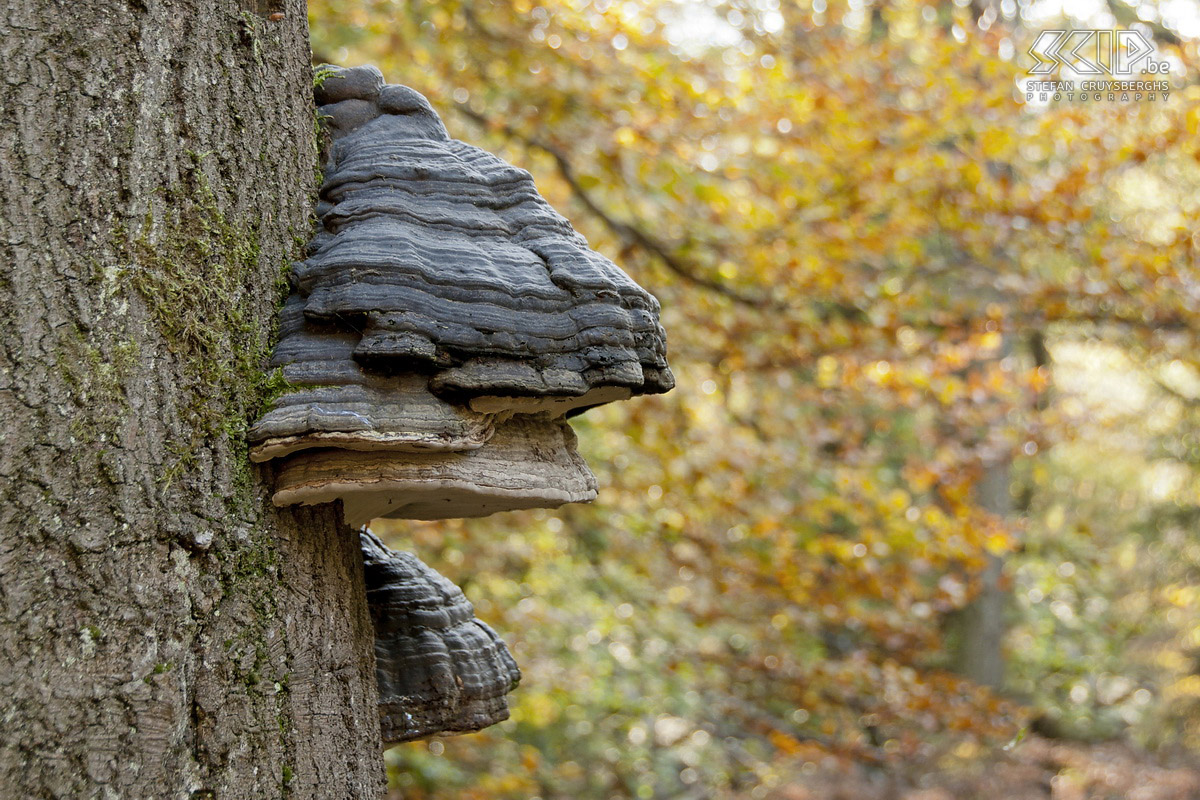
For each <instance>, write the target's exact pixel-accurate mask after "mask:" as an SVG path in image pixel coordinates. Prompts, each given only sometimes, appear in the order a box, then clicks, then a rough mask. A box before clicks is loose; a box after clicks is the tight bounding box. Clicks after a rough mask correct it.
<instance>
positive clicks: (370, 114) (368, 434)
mask: <svg viewBox="0 0 1200 800" xmlns="http://www.w3.org/2000/svg"><path fill="white" fill-rule="evenodd" d="M316 97H317V103H318V105H319V111H320V113H321V115H322V117H323V118H324V119H325V121H326V127H327V129H328V130H329V132H330V136H331V145H330V148H329V161H328V163H327V165H326V168H325V180H324V183H323V184H322V186H321V191H320V202H319V204H318V207H317V214H318V217H319V230H318V232H317V234H316V235H315V236H314V237H313V239H312V241H311V242H310V243H309V246H308V254H307V258H306V259H305V260H304V261H303V262H301V263H298V264H296V265H295V269H294V274H293V291H292V294H291V296H290V298H289V299H288V301H287V305H286V307H285V309H284V312H283V316H282V323H281V340H280V342H279V344H278V346H277V348H276V350H275V354H274V364H275V365H277V366H280V367H282V369H283V375H284V378H285V379H286V381H287V382H288V384H289V386H290V387H291V388H290V390H289V391H287V392H285V393H284V394H282V395H281V396H280V397H278V398H277V399H276V400H275V402H274V403H273V405H272V407H271V408H270V409H269V410H268V411H267V413H266V414H265V415H264V416H263V417H262V418H261V419H260V420H259V421H258V422H257V423H256V424H255V425H254V427H253V428H252V429H251V431H250V438H251V442H252V445H253V447H252V451H251V457H252V458H254V459H255V460H256V461H267V460H275V461H276V462H277V464H278V469H277V471H276V490H275V494H274V501H275V503H276V504H278V505H288V504H294V503H301V504H311V503H325V502H331V501H334V500H339V499H340V500H341V501H342V503H343V510H344V513H345V517H346V521H347V522H348V523H349V524H351V525H353V526H361V525H364V524H366V523H367V522H369V521H370V520H371V519H374V518H376V517H397V518H410V519H442V518H449V517H473V516H482V515H486V514H491V513H494V512H496V511H504V510H508V509H516V508H531V507H555V506H559V505H562V504H563V503H569V502H586V501H588V500H591V499H592V498H594V497H595V493H596V482H595V478H594V476H593V475H592V473H591V471H590V470H589V469H588V468H587V465H586V464H585V463H584V461H583V459H582V458H581V457H580V456H579V454H578V453H577V452H576V449H575V436H574V433H573V432H572V431H571V428H570V426H569V425H568V424H567V422H566V417H567V416H569V415H572V414H577V413H580V412H582V411H584V410H586V409H587V408H590V407H593V406H596V405H600V404H603V403H608V402H611V401H614V400H621V399H625V398H628V397H631V396H633V395H635V394H648V393H658V392H665V391H667V390H668V389H670V388H671V387H672V386H673V385H674V378H673V377H672V375H671V371H670V369H669V367H668V366H667V361H666V341H665V334H664V332H663V329H662V326H661V325H660V324H659V320H658V313H659V307H658V302H657V301H656V300H655V299H654V298H653V297H652V296H651V295H650V294H649V293H647V292H646V291H645V290H644V289H642V288H641V287H640V286H638V285H637V284H636V283H634V282H633V280H631V279H630V278H629V276H627V275H626V274H625V273H624V272H622V271H621V269H620V268H619V267H617V266H616V265H615V264H613V263H612V262H611V261H609V260H608V259H607V258H605V257H604V256H602V255H600V254H599V253H596V252H595V251H593V250H591V249H590V248H589V247H588V245H587V242H586V241H585V240H584V238H583V237H582V236H580V235H579V234H578V233H576V232H575V231H574V229H572V227H571V225H570V223H569V222H567V220H566V219H564V218H563V217H562V216H560V215H559V214H558V213H557V212H556V211H555V210H554V209H553V208H551V206H550V204H549V203H547V202H546V200H545V199H543V198H542V197H541V195H539V194H538V192H537V189H536V187H535V186H534V183H533V178H532V177H531V176H530V174H529V173H528V172H526V171H525V170H522V169H518V168H517V167H514V166H511V165H510V164H507V163H506V162H504V161H503V160H501V159H499V158H497V157H496V156H493V155H491V154H489V153H486V152H484V151H483V150H480V149H479V148H477V147H473V146H471V145H468V144H464V143H463V142H460V141H457V140H454V139H451V138H450V136H449V135H448V134H447V132H446V129H445V127H444V126H443V125H442V122H441V120H440V119H439V118H438V116H437V114H436V113H435V112H434V111H433V109H432V107H431V106H430V105H429V103H428V101H426V99H425V98H424V97H422V96H421V95H420V94H418V93H417V92H415V91H413V90H411V89H409V88H407V87H404V86H392V85H385V84H384V82H383V76H382V74H381V73H380V72H379V70H377V69H375V68H374V67H355V68H350V69H339V68H326V69H325V78H324V80H323V82H322V83H321V85H320V86H319V87H318V88H317V90H316Z"/></svg>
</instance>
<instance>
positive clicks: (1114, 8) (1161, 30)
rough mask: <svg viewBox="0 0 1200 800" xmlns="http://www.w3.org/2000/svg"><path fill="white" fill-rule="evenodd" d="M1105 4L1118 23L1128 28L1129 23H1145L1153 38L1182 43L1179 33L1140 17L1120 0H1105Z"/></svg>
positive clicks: (1175, 43) (1176, 43)
mask: <svg viewBox="0 0 1200 800" xmlns="http://www.w3.org/2000/svg"><path fill="white" fill-rule="evenodd" d="M1105 5H1106V6H1108V12H1109V13H1110V14H1112V15H1113V19H1115V20H1116V21H1117V23H1118V24H1120V25H1123V26H1125V27H1126V28H1128V27H1129V26H1130V25H1145V26H1146V27H1147V28H1149V29H1150V32H1151V33H1153V34H1154V38H1155V39H1157V40H1159V41H1160V42H1166V43H1167V44H1170V45H1174V46H1176V47H1179V46H1180V45H1182V44H1183V40H1182V39H1180V38H1179V34H1177V33H1175V31H1173V30H1171V29H1170V28H1168V27H1167V26H1166V25H1163V24H1162V23H1161V22H1157V21H1152V20H1148V19H1142V18H1141V17H1139V16H1138V13H1137V11H1136V10H1134V9H1133V8H1132V7H1130V6H1127V5H1125V4H1124V3H1123V2H1121V0H1106V2H1105Z"/></svg>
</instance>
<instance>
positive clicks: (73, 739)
mask: <svg viewBox="0 0 1200 800" xmlns="http://www.w3.org/2000/svg"><path fill="white" fill-rule="evenodd" d="M0 63H3V64H4V74H3V76H2V77H0V204H2V205H0V209H2V211H0V298H3V299H2V300H0V308H2V309H3V312H2V313H0V423H2V425H3V427H2V440H0V664H3V665H4V669H3V670H2V671H0V695H2V698H0V787H2V788H0V795H3V796H4V797H6V798H7V797H72V798H74V797H127V798H148V797H195V798H201V797H203V798H250V797H264V796H271V797H280V796H293V797H313V796H320V797H330V798H333V797H336V798H343V797H373V796H378V795H379V794H380V793H381V791H382V788H383V769H382V759H381V749H380V742H379V722H378V716H377V712H376V688H375V677H374V660H373V656H372V638H373V637H372V631H371V623H370V619H369V617H368V615H367V613H366V605H365V597H364V594H363V584H362V567H361V558H360V556H359V550H358V542H357V536H356V534H353V533H352V532H351V531H349V530H348V529H346V528H345V527H344V526H342V525H341V523H340V511H339V510H338V509H335V508H333V507H325V506H323V507H319V508H317V509H316V510H308V511H300V512H290V511H289V512H279V511H276V510H275V509H273V508H271V507H270V504H269V502H268V501H267V494H266V491H265V488H264V486H265V481H264V478H265V474H264V473H263V472H261V471H258V470H256V469H252V468H251V467H250V465H249V463H248V461H247V458H246V446H245V444H244V436H243V434H244V431H245V429H246V425H247V421H248V420H250V419H251V418H253V417H254V416H255V414H256V413H257V411H258V407H259V405H260V403H261V402H262V400H263V399H264V396H265V393H266V391H267V390H266V389H265V388H264V387H265V386H267V385H269V383H270V381H269V380H265V378H266V377H267V376H265V375H264V373H263V369H262V364H263V363H264V358H265V356H266V354H267V352H268V350H269V347H270V344H271V335H272V326H273V321H274V315H275V309H276V304H277V302H278V300H279V299H280V283H281V279H282V275H283V271H284V269H285V268H286V266H287V264H288V262H289V259H290V258H291V257H292V256H294V255H295V254H296V252H297V251H298V248H299V245H298V242H302V241H303V239H304V238H306V237H307V236H308V233H309V208H310V201H311V198H310V194H311V193H312V191H313V189H314V187H315V182H314V181H315V165H316V153H315V152H314V127H313V126H314V117H313V111H312V102H311V70H310V67H309V60H308V45H307V22H306V19H305V8H304V4H303V3H302V2H300V0H287V2H286V3H284V2H282V0H244V2H243V5H242V6H240V7H239V6H238V5H237V4H236V3H228V2H227V3H214V2H202V0H175V2H172V3H169V4H168V3H162V2H159V1H158V0H129V2H128V3H120V2H112V3H110V2H93V3H73V4H59V3H52V2H49V0H10V2H8V3H7V7H6V11H5V13H4V16H3V17H2V18H0ZM318 787H319V788H318Z"/></svg>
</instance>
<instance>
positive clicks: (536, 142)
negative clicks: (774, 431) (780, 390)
mask: <svg viewBox="0 0 1200 800" xmlns="http://www.w3.org/2000/svg"><path fill="white" fill-rule="evenodd" d="M457 108H458V111H459V113H461V114H462V115H463V116H465V117H467V118H468V119H470V120H472V121H474V122H476V123H478V124H480V125H482V126H484V127H486V128H494V129H496V130H500V131H503V132H504V134H505V135H506V136H508V137H509V138H512V139H516V140H518V141H520V142H522V143H523V144H525V145H526V146H527V147H532V148H534V149H536V150H541V151H542V152H543V153H546V154H547V155H549V156H550V157H551V158H552V159H554V164H555V167H556V168H557V170H558V174H559V176H560V177H561V178H562V179H563V180H564V181H565V182H566V184H567V186H569V187H570V189H571V193H572V194H573V195H575V197H576V198H577V199H578V200H579V202H580V203H582V204H583V206H584V207H585V208H586V209H587V210H588V211H590V212H591V213H592V215H593V216H594V217H596V218H597V219H599V220H600V221H601V222H602V223H603V224H604V226H605V227H606V228H608V229H609V230H610V231H612V232H613V233H614V234H616V235H617V236H619V237H621V239H622V240H623V241H624V242H625V243H626V244H630V245H634V246H636V247H640V248H641V249H642V250H644V251H645V252H647V253H649V254H650V255H652V256H653V257H655V258H656V259H658V261H659V262H660V263H661V264H662V265H663V266H665V267H666V268H667V269H669V270H670V271H671V272H674V273H675V274H676V275H678V276H679V277H681V278H683V279H684V280H686V281H687V282H689V283H691V284H694V285H696V286H699V287H701V288H704V289H707V290H709V291H711V292H715V293H717V294H719V295H721V296H722V297H726V298H728V299H730V300H732V301H733V302H735V303H738V304H739V305H744V306H748V307H750V308H754V309H759V310H763V309H774V310H780V311H781V310H784V309H786V308H787V306H786V305H785V304H783V303H778V302H775V301H773V300H770V299H768V298H765V297H757V296H753V295H748V294H744V293H742V292H740V291H738V290H737V289H734V288H732V287H730V286H727V285H725V284H723V283H720V282H719V281H715V280H713V279H711V278H708V277H705V276H704V275H701V274H699V272H698V270H697V269H696V267H695V265H692V264H687V263H684V262H683V261H682V260H681V259H680V258H678V257H677V256H676V255H675V254H674V253H673V252H671V248H670V246H669V245H667V244H666V243H664V242H662V241H660V240H659V239H657V238H655V237H654V236H652V235H651V234H649V233H648V232H646V231H644V230H642V229H641V228H638V227H637V226H635V225H632V224H630V223H628V222H623V221H622V220H619V219H617V218H616V217H614V216H613V215H612V214H611V213H609V212H608V211H606V210H605V209H604V208H602V207H601V206H600V204H599V203H598V202H597V201H596V199H595V198H594V197H592V195H591V194H590V193H589V192H588V190H587V189H585V188H584V187H583V185H582V184H580V182H579V179H578V178H577V177H576V175H575V169H574V167H572V165H571V162H570V161H569V160H568V159H567V156H566V154H565V153H563V151H562V150H560V149H559V148H558V147H556V146H554V145H553V144H550V143H549V142H547V141H545V140H543V139H539V138H537V137H536V136H529V135H527V134H524V133H522V132H521V131H518V130H517V129H515V128H513V127H512V126H511V125H509V124H507V123H496V122H493V121H492V120H489V119H488V118H487V117H485V116H484V115H482V114H480V113H478V112H476V111H472V110H471V109H470V108H468V107H467V106H465V105H459V106H458V107H457Z"/></svg>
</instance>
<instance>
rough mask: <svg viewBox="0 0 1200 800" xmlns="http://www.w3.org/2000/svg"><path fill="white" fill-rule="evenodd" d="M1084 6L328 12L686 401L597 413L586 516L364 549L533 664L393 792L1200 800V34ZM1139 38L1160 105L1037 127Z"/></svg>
mask: <svg viewBox="0 0 1200 800" xmlns="http://www.w3.org/2000/svg"><path fill="white" fill-rule="evenodd" d="M1064 2H1066V5H1065V6H1064V5H1063V4H1062V3H1060V2H1058V0H1037V2H1033V3H1028V2H1026V0H1020V1H1019V2H1014V0H952V1H951V0H927V1H926V0H878V1H877V2H871V0H800V2H796V3H792V2H788V1H787V0H745V2H710V3H704V2H685V3H680V2H669V1H667V0H663V1H661V2H660V1H658V0H611V1H610V0H590V1H589V0H572V1H571V2H556V1H555V0H510V1H509V2H494V3H488V2H474V3H472V2H456V1H455V0H450V1H449V2H433V1H432V0H431V1H430V2H422V1H421V0H410V1H409V2H404V1H403V0H312V1H311V2H310V16H311V24H312V36H313V48H314V51H315V55H316V58H317V59H318V60H322V61H330V62H333V63H338V64H359V63H374V64H376V65H378V66H379V67H380V68H382V69H383V71H384V74H385V75H386V76H387V78H388V80H389V81H392V82H397V83H404V84H407V85H409V86H412V87H414V88H416V89H418V90H419V91H421V92H423V93H424V94H425V95H427V96H428V97H429V98H430V100H431V101H432V103H433V105H434V107H435V108H436V109H438V110H439V112H440V113H441V114H442V115H443V116H444V118H445V120H446V123H447V125H448V127H449V128H450V131H451V134H452V135H454V136H456V137H458V138H461V139H464V140H467V141H469V142H472V143H474V144H478V145H480V146H483V147H486V148H489V149H491V150H492V151H494V152H497V153H499V154H500V155H502V156H503V157H504V158H506V159H507V160H509V161H511V162H513V163H515V164H518V165H520V166H523V167H525V168H527V169H529V170H530V171H531V172H532V173H533V174H534V176H535V177H536V179H537V182H538V185H539V187H540V188H541V190H542V192H543V193H544V194H545V195H546V196H547V197H548V198H549V199H550V200H551V201H552V202H553V203H554V204H555V205H556V206H557V207H558V208H559V210H560V211H562V212H563V213H564V214H565V215H566V216H567V217H569V218H570V219H571V220H572V221H573V222H574V224H575V226H576V227H577V228H578V229H579V230H580V231H581V232H583V233H584V234H585V235H586V236H587V237H588V239H589V241H590V242H591V244H592V245H593V246H594V247H596V248H597V249H599V250H601V251H603V252H604V253H606V254H607V255H608V256H610V257H611V258H612V259H613V260H615V261H616V262H617V263H619V264H621V265H622V266H623V267H624V268H625V269H626V270H627V271H628V272H629V273H630V274H631V275H632V276H633V277H634V278H635V279H636V280H637V281H638V282H639V283H641V284H642V285H643V286H646V287H647V288H649V289H650V290H651V291H653V292H654V293H655V294H656V295H657V296H658V297H659V299H660V300H661V301H662V306H663V321H664V325H665V327H666V329H667V331H668V336H669V342H670V347H671V361H672V365H673V367H674V370H675V374H676V375H677V376H678V379H679V386H678V388H677V389H676V390H675V391H673V392H671V393H670V394H668V395H665V396H661V397H654V398H648V399H641V400H638V401H635V402H630V403H618V404H614V405H611V406H607V407H604V408H601V409H597V410H593V411H591V412H589V413H588V414H586V415H584V416H583V417H581V418H578V419H577V420H576V421H575V427H576V429H577V431H578V432H579V434H580V438H581V449H582V451H583V453H584V454H585V456H586V457H587V459H588V461H589V463H590V464H591V465H592V467H593V469H594V470H595V472H596V473H597V476H598V478H599V482H600V487H601V489H600V498H599V500H598V501H597V502H596V503H595V504H594V505H593V506H590V507H574V508H565V509H563V510H561V511H557V512H527V513H514V514H505V515H501V516H498V517H494V518H489V519H485V520H476V521H465V522H449V523H446V522H439V523H436V524H433V523H430V524H423V523H415V524H413V523H383V524H379V525H377V526H376V530H377V531H378V532H380V533H381V534H382V535H384V536H385V537H387V538H388V539H389V541H390V543H391V544H392V545H393V546H395V547H399V548H408V549H412V550H414V551H415V552H417V553H418V554H419V555H420V556H421V557H422V558H423V559H425V560H426V561H427V562H428V563H430V565H431V566H433V567H435V568H436V569H438V570H440V571H441V572H443V573H444V574H446V575H447V576H448V577H450V578H451V579H453V580H454V581H456V582H457V583H459V584H460V585H461V586H462V587H463V588H464V589H465V591H466V593H467V595H468V597H470V598H471V600H472V601H473V602H474V603H475V605H476V607H477V610H478V613H479V616H480V617H482V618H483V619H485V620H487V621H488V622H490V623H491V624H492V625H493V626H494V627H495V628H496V629H497V630H499V631H500V632H501V634H502V635H503V636H504V637H505V638H506V639H507V640H508V642H509V643H510V645H511V647H512V650H513V652H514V654H515V656H516V658H517V660H518V661H519V662H520V664H521V667H522V670H523V672H524V681H523V683H522V685H521V687H520V688H519V689H518V690H517V692H516V693H515V694H514V695H512V701H513V713H512V719H511V720H509V721H508V722H506V723H504V724H502V725H499V726H497V727H495V728H492V729H490V730H488V731H485V732H483V733H481V734H478V735H472V736H466V737H459V738H452V739H445V740H435V741H431V742H421V743H414V744H412V745H407V746H404V747H400V748H397V749H394V750H392V751H390V752H389V754H388V759H389V765H390V767H391V771H392V774H391V781H392V785H393V788H394V790H395V792H396V796H403V797H405V798H414V799H419V798H468V799H470V798H502V799H507V798H521V800H529V799H530V798H542V799H543V800H550V798H565V797H572V798H580V799H581V800H585V799H590V798H610V797H612V798H735V797H737V798H743V797H748V798H783V799H785V800H801V799H802V798H816V797H831V798H833V797H846V798H862V799H863V800H869V798H876V797H878V798H893V797H896V798H900V797H903V798H923V800H939V799H944V798H972V797H980V798H983V797H987V798H1014V799H1016V800H1020V799H1021V798H1026V797H1028V798H1035V797H1055V798H1084V797H1088V798H1091V797H1096V798H1108V797H1113V798H1117V797H1121V798H1124V797H1129V798H1135V800H1172V799H1175V798H1180V799H1186V798H1196V797H1200V772H1197V771H1196V770H1195V769H1194V765H1193V766H1189V764H1191V763H1192V762H1190V761H1189V759H1190V758H1191V757H1190V756H1188V753H1189V751H1191V752H1194V751H1195V748H1196V747H1197V746H1200V531H1198V522H1200V347H1198V346H1197V334H1198V333H1200V279H1198V278H1197V275H1196V272H1195V264H1196V261H1197V247H1198V246H1200V239H1198V238H1197V234H1196V231H1198V230H1200V228H1198V227H1197V224H1196V223H1197V217H1198V216H1200V136H1198V135H1197V134H1198V127H1200V85H1197V78H1196V57H1197V48H1196V44H1195V43H1194V41H1193V40H1192V39H1191V38H1190V37H1191V36H1194V35H1200V12H1197V10H1196V8H1195V7H1194V3H1193V2H1191V0H1170V2H1167V0H1164V2H1163V3H1162V4H1161V5H1156V4H1155V3H1153V2H1150V3H1145V4H1142V5H1139V6H1137V7H1132V6H1127V5H1124V4H1123V3H1122V0H1110V2H1109V3H1105V2H1103V0H1064ZM1116 26H1120V27H1129V26H1140V29H1141V30H1143V31H1145V32H1146V33H1147V34H1148V35H1150V36H1152V37H1153V39H1154V41H1155V43H1156V45H1157V47H1158V51H1159V54H1158V57H1160V58H1166V59H1167V60H1168V61H1169V62H1170V64H1171V65H1172V66H1171V69H1172V72H1171V77H1170V80H1171V82H1172V90H1171V92H1170V95H1169V98H1166V99H1164V98H1162V97H1161V96H1160V97H1158V98H1156V99H1155V100H1154V101H1149V100H1147V99H1142V100H1141V101H1135V100H1130V101H1127V102H1121V101H1116V102H1088V103H1082V102H1079V101H1077V100H1076V101H1073V102H1071V101H1065V100H1064V101H1061V102H1058V103H1037V102H1034V103H1026V102H1025V96H1024V94H1023V91H1022V85H1023V81H1024V80H1025V79H1027V78H1028V75H1027V71H1028V69H1029V67H1030V66H1031V65H1032V63H1033V62H1032V59H1031V58H1030V57H1029V56H1028V55H1026V49H1027V48H1028V47H1029V46H1030V44H1031V43H1032V41H1033V39H1034V38H1035V37H1036V35H1037V33H1038V31H1040V30H1044V29H1048V28H1054V27H1062V28H1070V27H1075V28H1083V27H1093V28H1112V27H1116ZM1062 77H1070V76H1062ZM821 787H825V788H821ZM848 787H849V788H848Z"/></svg>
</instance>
